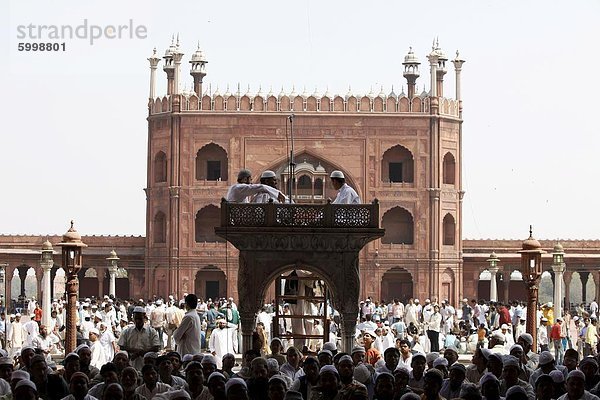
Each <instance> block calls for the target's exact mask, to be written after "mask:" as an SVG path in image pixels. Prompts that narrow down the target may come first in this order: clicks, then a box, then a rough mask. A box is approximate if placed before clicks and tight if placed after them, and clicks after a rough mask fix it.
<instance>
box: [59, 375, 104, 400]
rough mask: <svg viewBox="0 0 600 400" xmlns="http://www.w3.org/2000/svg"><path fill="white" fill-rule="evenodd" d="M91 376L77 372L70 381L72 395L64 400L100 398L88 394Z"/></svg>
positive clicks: (93, 399) (95, 399) (92, 399)
mask: <svg viewBox="0 0 600 400" xmlns="http://www.w3.org/2000/svg"><path fill="white" fill-rule="evenodd" d="M89 383H90V378H88V376H87V375H86V374H84V373H83V372H75V373H74V374H73V376H72V377H71V381H70V382H69V391H70V392H71V394H70V395H68V396H66V397H64V398H63V399H62V400H98V399H97V398H96V397H94V396H92V395H90V394H88V385H89Z"/></svg>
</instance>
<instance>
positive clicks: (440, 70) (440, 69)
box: [434, 39, 448, 97]
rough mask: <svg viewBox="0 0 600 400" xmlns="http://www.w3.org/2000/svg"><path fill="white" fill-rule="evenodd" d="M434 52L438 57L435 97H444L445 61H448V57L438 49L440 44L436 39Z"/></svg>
mask: <svg viewBox="0 0 600 400" xmlns="http://www.w3.org/2000/svg"><path fill="white" fill-rule="evenodd" d="M434 51H435V52H436V53H437V56H438V66H437V71H436V80H437V95H438V96H439V97H444V75H446V72H447V70H446V61H448V57H446V55H445V54H444V52H443V51H442V49H440V44H439V41H438V39H436V40H435V49H434Z"/></svg>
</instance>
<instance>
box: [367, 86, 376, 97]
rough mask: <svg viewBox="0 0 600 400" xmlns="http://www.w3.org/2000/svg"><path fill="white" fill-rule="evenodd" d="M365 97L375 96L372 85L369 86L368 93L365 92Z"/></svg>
mask: <svg viewBox="0 0 600 400" xmlns="http://www.w3.org/2000/svg"><path fill="white" fill-rule="evenodd" d="M367 97H368V98H369V99H374V98H375V93H373V86H371V89H370V90H369V93H367Z"/></svg>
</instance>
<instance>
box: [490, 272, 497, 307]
mask: <svg viewBox="0 0 600 400" xmlns="http://www.w3.org/2000/svg"><path fill="white" fill-rule="evenodd" d="M488 270H489V271H490V299H489V300H490V301H498V282H497V281H496V274H497V273H498V267H490V268H488Z"/></svg>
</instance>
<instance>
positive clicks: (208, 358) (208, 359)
mask: <svg viewBox="0 0 600 400" xmlns="http://www.w3.org/2000/svg"><path fill="white" fill-rule="evenodd" d="M201 363H202V364H213V365H215V366H216V365H217V357H215V356H213V355H212V354H205V355H204V357H202V362H201Z"/></svg>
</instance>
